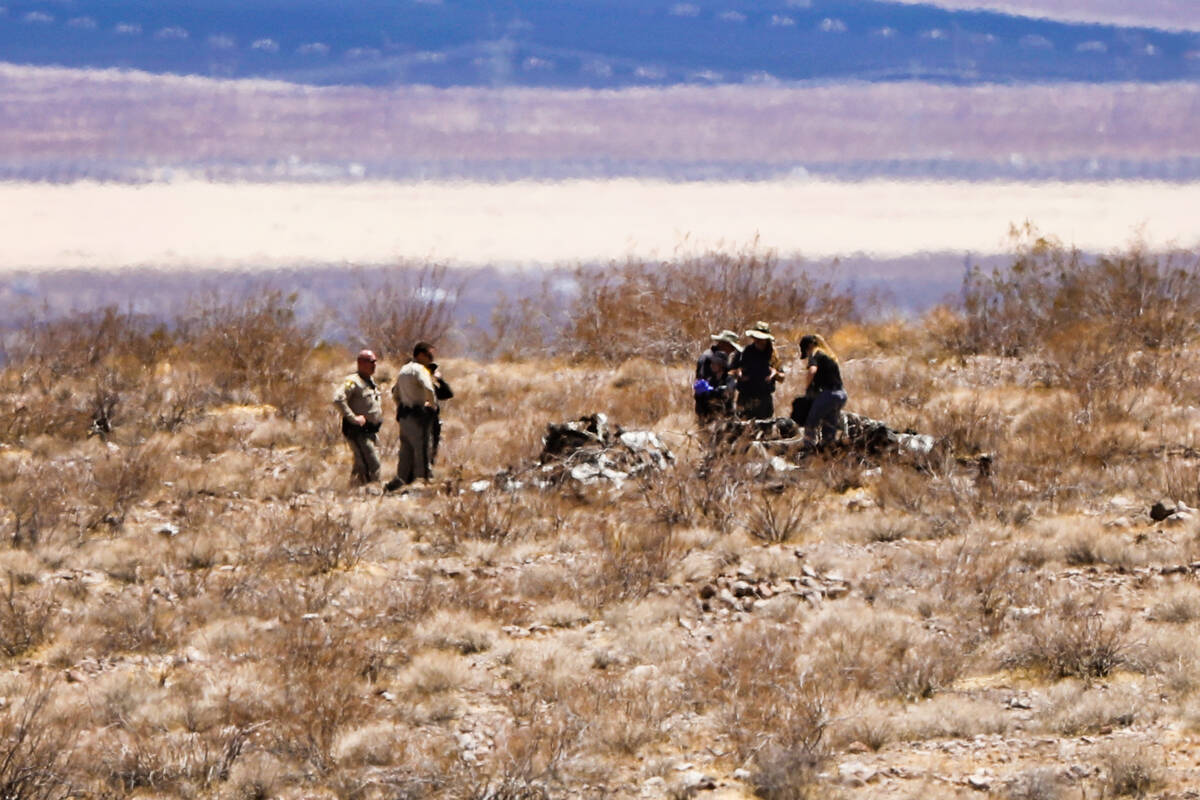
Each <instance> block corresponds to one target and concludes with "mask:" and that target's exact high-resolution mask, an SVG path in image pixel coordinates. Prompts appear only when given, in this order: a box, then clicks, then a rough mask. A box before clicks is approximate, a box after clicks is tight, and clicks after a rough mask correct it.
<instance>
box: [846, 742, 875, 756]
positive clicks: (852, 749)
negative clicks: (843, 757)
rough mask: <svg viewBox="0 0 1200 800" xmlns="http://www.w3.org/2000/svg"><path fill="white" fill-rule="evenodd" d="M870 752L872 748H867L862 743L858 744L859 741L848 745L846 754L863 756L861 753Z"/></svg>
mask: <svg viewBox="0 0 1200 800" xmlns="http://www.w3.org/2000/svg"><path fill="white" fill-rule="evenodd" d="M868 750H870V748H869V747H867V746H866V745H865V744H863V743H862V742H858V741H855V742H851V743H850V744H848V745H846V752H847V753H853V754H855V755H858V754H861V753H865V752H867V751H868Z"/></svg>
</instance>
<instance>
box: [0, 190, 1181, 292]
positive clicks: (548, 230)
mask: <svg viewBox="0 0 1200 800" xmlns="http://www.w3.org/2000/svg"><path fill="white" fill-rule="evenodd" d="M1197 207H1200V184H1196V183H1179V184H1174V183H1155V182H1148V181H1147V182H1132V181H1129V182H1120V183H1111V184H1105V183H1036V184H1035V183H1028V184H1026V183H997V182H980V183H969V182H936V181H925V182H915V181H914V182H903V181H862V182H832V181H817V180H807V179H804V178H797V179H794V180H788V181H764V182H746V183H721V182H703V183H690V182H667V181H638V180H632V179H627V180H609V181H559V182H545V183H539V182H531V181H515V182H509V183H487V184H481V183H471V182H465V181H464V182H417V183H390V182H380V183H375V182H362V183H354V184H327V183H316V184H282V185H280V184H246V183H229V184H226V183H214V182H204V181H197V180H183V181H179V182H163V183H153V184H149V185H126V184H117V183H93V182H79V183H70V184H62V185H55V184H44V183H3V184H0V213H2V214H3V217H4V219H5V225H6V227H7V228H8V229H9V230H10V231H20V232H21V235H20V236H14V237H10V238H9V239H8V240H7V241H6V245H5V247H4V249H3V252H2V253H0V269H7V270H45V269H62V268H82V267H87V268H91V269H113V268H124V267H153V268H159V269H230V268H248V267H249V268H255V267H261V268H280V267H283V266H291V267H294V266H298V265H301V266H302V265H312V264H337V263H349V264H354V263H368V264H371V263H375V264H378V263H389V262H396V261H406V260H407V261H439V262H442V263H449V264H456V265H464V266H481V265H493V266H495V265H498V266H531V265H543V266H546V265H563V264H573V263H604V262H606V261H610V260H617V261H619V260H623V259H626V258H641V259H664V258H671V257H673V256H676V255H678V254H680V253H687V252H696V251H703V250H705V249H708V248H712V247H724V248H736V247H741V246H746V245H750V244H752V243H755V242H757V244H758V245H759V246H761V247H764V248H769V249H773V250H775V251H777V252H778V253H780V254H784V255H796V256H802V257H806V258H815V259H828V258H832V257H836V256H848V255H855V254H857V255H862V256H866V257H869V258H888V257H898V256H907V255H910V254H913V253H920V252H925V251H932V250H937V251H941V252H959V253H971V254H975V255H992V254H997V253H1002V252H1005V250H1006V249H1007V248H1008V247H1009V245H1010V241H1009V239H1008V236H1007V232H1008V230H1009V228H1010V227H1011V226H1013V225H1020V224H1022V223H1023V222H1025V221H1026V220H1030V219H1032V220H1036V221H1037V223H1038V224H1039V225H1040V226H1041V227H1043V228H1044V229H1045V230H1050V231H1054V232H1055V233H1056V234H1057V235H1058V236H1059V237H1061V238H1062V239H1063V240H1064V241H1066V242H1067V243H1069V244H1071V245H1073V246H1075V247H1078V248H1080V249H1083V250H1086V251H1089V252H1107V251H1110V250H1114V249H1118V248H1121V247H1124V246H1126V245H1128V244H1129V243H1130V242H1131V241H1132V240H1134V239H1136V238H1139V237H1140V238H1141V239H1142V240H1143V241H1144V243H1145V244H1146V245H1147V246H1150V247H1155V248H1166V247H1182V248H1190V247H1194V246H1196V244H1197V239H1198V238H1200V233H1198V232H1197V229H1196V224H1195V213H1194V209H1195V208H1197Z"/></svg>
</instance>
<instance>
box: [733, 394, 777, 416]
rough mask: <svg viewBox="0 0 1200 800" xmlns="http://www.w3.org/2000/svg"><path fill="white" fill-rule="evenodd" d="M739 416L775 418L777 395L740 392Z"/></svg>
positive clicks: (738, 402)
mask: <svg viewBox="0 0 1200 800" xmlns="http://www.w3.org/2000/svg"><path fill="white" fill-rule="evenodd" d="M737 406H738V416H739V417H741V418H742V419H774V418H775V396H774V395H772V394H751V393H749V392H740V393H739V394H738V401H737Z"/></svg>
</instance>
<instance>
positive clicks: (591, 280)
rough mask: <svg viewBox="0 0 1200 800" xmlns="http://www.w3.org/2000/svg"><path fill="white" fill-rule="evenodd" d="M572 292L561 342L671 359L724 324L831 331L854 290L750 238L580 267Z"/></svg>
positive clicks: (603, 352) (599, 352) (849, 312)
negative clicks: (715, 247)
mask: <svg viewBox="0 0 1200 800" xmlns="http://www.w3.org/2000/svg"><path fill="white" fill-rule="evenodd" d="M574 277H575V283H576V284H577V286H578V293H577V295H576V297H575V300H574V302H573V303H572V304H571V306H570V310H569V311H568V314H567V317H568V318H567V323H566V325H565V327H564V330H563V332H562V333H561V334H560V338H559V343H560V346H561V348H562V350H564V351H565V352H567V353H569V354H571V355H574V356H577V357H579V356H582V357H588V358H595V359H599V360H603V361H613V360H625V359H627V358H631V357H642V358H649V359H653V360H657V361H663V362H668V363H669V362H675V361H680V360H684V359H687V358H690V357H691V356H692V355H693V352H692V351H693V350H694V348H695V343H696V342H702V341H706V340H707V338H708V336H709V334H710V333H712V332H713V331H717V330H721V329H722V328H726V327H729V326H730V325H733V326H735V327H736V326H749V325H751V324H753V323H754V321H756V320H760V319H762V320H767V321H771V322H774V323H776V324H778V323H779V321H781V320H791V319H803V320H806V321H807V322H808V324H810V325H812V326H813V327H817V328H821V329H825V330H833V329H836V328H837V327H838V325H839V323H841V322H844V321H846V320H849V319H851V318H853V316H854V315H855V313H856V307H855V299H854V296H853V295H852V294H851V293H850V292H849V291H846V290H843V289H841V288H839V287H838V286H837V284H836V283H835V282H834V281H833V280H832V279H824V280H821V279H816V278H813V277H812V276H810V275H808V274H806V273H805V271H804V270H803V269H802V268H801V266H800V265H799V264H798V263H795V262H781V261H780V260H779V258H778V257H777V255H776V254H775V253H774V252H771V251H763V250H760V249H759V247H758V245H757V243H752V244H751V245H750V246H748V247H746V248H745V249H743V250H742V251H740V252H738V253H734V254H730V253H724V252H720V251H709V252H706V253H702V254H699V255H687V256H683V257H681V258H677V259H674V260H671V261H666V262H661V263H647V262H641V261H635V260H629V261H626V262H625V263H623V264H610V265H607V266H606V267H605V268H603V269H583V268H581V269H579V270H577V271H576V273H575V276H574Z"/></svg>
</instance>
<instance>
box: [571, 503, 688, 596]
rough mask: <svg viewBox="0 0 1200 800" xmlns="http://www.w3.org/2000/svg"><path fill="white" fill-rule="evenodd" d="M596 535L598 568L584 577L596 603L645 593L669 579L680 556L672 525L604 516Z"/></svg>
mask: <svg viewBox="0 0 1200 800" xmlns="http://www.w3.org/2000/svg"><path fill="white" fill-rule="evenodd" d="M596 538H597V539H598V540H599V541H598V542H597V544H598V545H599V550H600V552H599V559H598V563H597V565H596V570H595V572H594V573H593V574H591V575H589V576H587V577H585V578H584V579H583V581H582V583H583V585H584V586H585V587H587V589H588V590H590V591H589V597H590V599H592V601H593V603H594V605H595V606H596V607H602V606H605V605H608V604H609V603H612V602H616V601H620V600H633V599H637V598H640V597H645V596H646V595H647V594H649V593H650V591H651V590H652V589H653V588H654V586H655V585H656V584H658V583H660V582H662V581H665V580H666V579H667V577H668V576H669V575H670V574H671V568H672V567H673V566H674V563H675V561H676V559H677V558H678V556H679V543H678V541H677V539H676V537H675V535H674V533H673V531H672V529H670V528H667V527H663V526H657V525H646V524H633V525H627V524H623V523H619V522H618V523H615V524H614V523H612V522H610V521H608V520H605V521H604V523H603V524H602V525H600V526H598V529H597V532H596Z"/></svg>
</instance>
